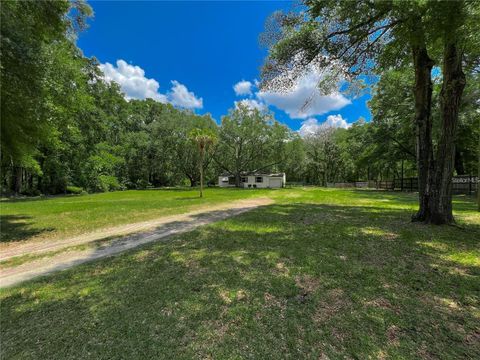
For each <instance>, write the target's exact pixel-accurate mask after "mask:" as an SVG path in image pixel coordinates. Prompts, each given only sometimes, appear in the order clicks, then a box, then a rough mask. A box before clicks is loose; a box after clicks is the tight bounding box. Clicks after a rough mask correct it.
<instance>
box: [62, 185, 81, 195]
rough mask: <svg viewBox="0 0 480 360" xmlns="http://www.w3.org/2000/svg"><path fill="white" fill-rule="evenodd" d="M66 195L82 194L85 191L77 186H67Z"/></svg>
mask: <svg viewBox="0 0 480 360" xmlns="http://www.w3.org/2000/svg"><path fill="white" fill-rule="evenodd" d="M66 191H67V194H84V193H85V190H83V188H81V187H79V186H67V188H66Z"/></svg>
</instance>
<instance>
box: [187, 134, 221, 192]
mask: <svg viewBox="0 0 480 360" xmlns="http://www.w3.org/2000/svg"><path fill="white" fill-rule="evenodd" d="M190 139H192V140H193V141H194V142H195V143H196V144H197V146H198V152H199V154H200V161H199V164H198V165H199V168H200V197H203V167H204V162H205V153H206V152H208V151H210V150H211V149H212V147H213V145H215V144H216V143H217V136H216V135H215V133H214V132H213V131H211V130H210V129H193V130H192V131H191V132H190Z"/></svg>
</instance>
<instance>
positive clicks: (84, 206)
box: [0, 189, 274, 242]
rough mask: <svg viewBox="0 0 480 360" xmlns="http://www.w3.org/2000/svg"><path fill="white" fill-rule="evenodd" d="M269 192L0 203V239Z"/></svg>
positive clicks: (84, 228) (46, 234)
mask: <svg viewBox="0 0 480 360" xmlns="http://www.w3.org/2000/svg"><path fill="white" fill-rule="evenodd" d="M271 193H274V191H273V190H272V191H269V190H261V189H257V190H251V191H245V190H240V189H205V192H204V197H203V198H199V195H198V191H197V190H195V189H192V190H190V189H169V190H143V191H142V190H138V191H133V190H132V191H119V192H112V193H102V194H91V195H81V196H57V197H44V198H37V199H33V200H31V199H25V200H6V199H4V200H3V201H1V202H0V207H1V221H2V223H1V227H2V241H3V242H9V241H19V240H21V241H23V240H28V239H31V238H34V237H36V238H55V237H65V236H73V235H78V234H81V233H84V232H89V231H93V230H96V229H99V228H105V227H112V226H115V225H120V224H126V223H133V222H140V221H146V220H151V219H155V218H158V217H161V216H168V215H174V214H181V213H185V212H188V211H192V210H195V209H199V208H201V207H203V206H209V205H215V204H219V203H228V202H231V201H235V200H241V199H247V198H252V197H259V196H265V195H269V194H271Z"/></svg>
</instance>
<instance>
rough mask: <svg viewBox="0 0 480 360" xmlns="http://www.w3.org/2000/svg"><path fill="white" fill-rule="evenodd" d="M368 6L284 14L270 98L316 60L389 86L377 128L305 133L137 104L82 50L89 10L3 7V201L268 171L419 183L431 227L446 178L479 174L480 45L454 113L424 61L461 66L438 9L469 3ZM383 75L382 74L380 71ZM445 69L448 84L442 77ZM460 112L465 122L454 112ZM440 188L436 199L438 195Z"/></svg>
mask: <svg viewBox="0 0 480 360" xmlns="http://www.w3.org/2000/svg"><path fill="white" fill-rule="evenodd" d="M460 3H461V4H464V2H459V4H460ZM355 4H356V5H355V7H357V8H358V11H353V12H352V11H351V8H350V7H351V6H353V5H352V3H351V2H348V3H347V2H345V3H344V2H336V1H334V2H329V1H318V2H317V1H306V5H307V6H308V9H309V10H308V11H309V12H308V14H310V18H309V17H305V16H303V17H302V16H300V17H299V16H297V15H292V14H287V15H283V14H274V15H273V17H274V18H275V19H276V21H278V23H279V28H280V29H281V30H280V35H279V33H278V31H277V32H276V35H275V37H274V38H273V39H274V40H275V41H273V45H272V48H271V52H270V56H269V59H268V60H267V63H266V65H265V69H264V72H263V85H262V86H264V87H265V88H268V87H275V88H277V89H278V87H279V86H280V87H285V86H286V85H285V84H288V81H285V79H283V80H282V81H280V82H278V78H279V74H281V73H284V72H285V68H287V69H288V71H290V72H292V69H293V70H294V74H293V76H292V78H293V79H294V78H295V76H297V75H300V74H301V73H302V70H304V69H308V68H309V66H311V64H312V63H317V64H316V65H317V66H324V67H327V68H328V66H330V64H331V63H335V61H333V60H334V59H340V60H342V63H343V64H344V66H343V67H342V71H344V72H343V73H342V74H341V75H342V76H343V77H344V78H345V77H346V76H347V75H348V76H350V77H349V80H350V81H351V84H357V83H359V81H358V77H357V78H356V77H355V76H357V75H360V74H366V73H369V72H370V73H375V75H376V76H377V77H378V82H377V83H376V85H375V86H374V88H373V93H372V94H373V96H372V99H371V100H370V102H369V108H370V110H371V112H372V120H371V121H369V122H366V121H364V120H363V119H358V121H356V122H355V123H354V124H353V125H352V126H350V127H349V128H348V129H336V128H332V127H328V126H325V125H323V126H319V127H318V128H316V129H315V130H314V131H312V132H310V133H308V134H303V136H300V134H299V133H298V132H296V131H292V130H290V129H289V128H288V127H286V126H285V125H283V124H281V123H279V122H278V121H276V120H275V118H274V116H273V114H272V113H270V112H268V111H260V110H258V109H251V108H248V107H245V106H242V105H239V106H238V107H234V108H232V109H231V110H230V111H229V113H228V114H226V115H225V116H223V117H222V119H221V123H220V124H217V123H216V122H215V121H214V119H212V117H211V116H210V115H209V114H206V115H198V114H195V113H194V112H191V111H188V110H185V109H179V108H175V107H173V106H172V105H171V104H163V103H159V102H156V101H154V100H152V99H146V100H129V101H127V100H126V99H125V96H124V94H123V93H122V92H121V90H120V88H119V87H118V85H117V84H115V83H113V82H111V83H110V82H106V81H105V80H104V78H103V74H102V73H101V71H100V69H99V66H98V65H99V63H98V61H97V60H96V59H95V58H87V57H85V56H84V55H83V54H82V52H81V51H80V49H78V47H77V46H76V45H75V37H76V35H77V33H78V32H79V31H81V30H82V29H83V28H84V27H85V23H86V18H87V17H88V16H90V15H91V9H90V7H89V6H88V5H87V4H86V3H85V2H83V1H74V2H70V1H66V0H64V1H54V2H43V1H42V2H23V1H10V2H5V3H3V4H2V14H1V20H2V23H1V60H2V66H1V81H2V87H1V115H2V122H1V132H2V134H1V135H2V136H1V170H2V174H1V181H2V185H1V186H2V192H3V193H10V194H26V195H38V194H58V193H66V192H81V191H86V192H101V191H112V190H121V189H144V188H146V187H150V186H152V187H161V186H177V185H190V186H196V185H197V184H198V183H199V181H200V178H201V177H200V174H201V173H205V178H206V179H207V182H209V183H211V184H212V183H215V182H216V181H217V176H218V175H219V174H220V173H223V172H228V173H231V174H233V175H235V178H236V182H237V185H239V184H240V178H241V174H242V173H243V172H254V171H256V172H286V173H287V180H288V181H292V182H301V183H307V184H317V185H326V184H327V183H328V182H341V181H359V180H379V179H392V178H398V177H401V176H419V178H420V187H421V188H420V193H421V202H420V205H421V209H420V213H419V216H420V217H424V216H425V214H423V213H422V211H425V209H423V208H422V207H425V206H430V205H426V203H425V201H427V200H426V199H425V197H427V198H429V200H428V201H430V202H431V201H432V200H431V199H430V198H431V197H434V196H436V195H435V194H437V193H436V192H432V191H433V190H432V189H435V191H437V192H438V191H440V192H441V193H442V192H445V191H447V193H448V186H447V188H446V189H444V188H443V187H442V186H441V184H440V183H442V182H443V181H444V180H442V179H447V180H448V178H450V179H451V176H452V175H453V174H454V173H455V174H474V173H476V172H478V143H479V142H478V139H479V136H480V133H479V132H480V130H479V129H480V126H479V116H478V113H479V103H478V98H479V97H480V96H479V95H480V94H479V84H480V82H479V72H478V65H475V59H476V58H475V57H474V56H473V54H474V53H475V50H476V48H475V47H474V46H473V45H472V44H470V43H468V44H466V45H468V46H470V48H467V49H468V51H467V50H463V52H462V54H464V55H465V56H466V55H467V54H468V55H469V56H470V58H466V59H465V60H464V63H462V64H464V65H463V68H462V69H463V71H464V77H463V78H462V79H463V80H462V81H461V82H462V83H463V82H464V83H465V84H464V85H462V89H461V92H462V94H461V95H462V96H460V95H457V98H456V99H457V100H456V101H455V103H454V104H450V103H449V101H450V100H449V99H450V98H449V96H450V95H448V96H447V95H446V92H447V91H453V90H451V87H452V86H453V85H454V84H451V85H446V84H445V81H446V79H447V78H448V79H450V76H453V75H451V74H449V73H445V72H446V71H447V70H446V66H447V65H442V63H440V62H432V63H431V65H432V67H428V66H427V68H426V69H427V72H428V73H424V72H425V69H424V68H421V69H420V68H419V66H420V65H418V64H417V62H418V61H420V60H419V59H417V56H419V55H418V54H417V52H418V51H425V46H427V45H428V46H427V50H428V51H429V53H431V54H432V56H435V57H437V58H438V59H442V58H445V57H447V60H448V61H450V60H449V59H450V57H451V56H454V57H455V56H457V57H458V56H460V55H455V54H453V55H452V54H451V51H452V49H451V46H452V45H451V44H452V41H453V42H454V41H456V40H455V39H450V36H448V38H445V39H444V38H443V37H445V36H447V35H438V36H436V37H435V41H436V42H435V43H434V44H433V45H431V44H430V43H428V41H430V40H431V39H430V38H431V37H432V35H430V33H429V31H431V29H430V28H428V26H427V25H428V24H427V23H426V21H427V20H424V19H423V17H427V16H433V15H432V13H434V14H436V16H437V21H439V22H442V21H443V20H442V18H439V16H440V15H441V14H440V15H438V14H437V13H436V12H435V11H440V10H441V11H447V10H448V9H450V7H451V6H453V7H455V6H460V5H458V4H457V5H452V4H450V5H448V6H447V5H445V4H443V5H442V6H441V7H440V10H438V9H434V8H432V5H431V4H430V2H421V3H417V2H415V1H413V2H412V4H413V5H414V6H415V9H416V10H415V11H413V12H412V11H411V9H410V10H405V9H404V8H402V7H400V8H399V7H397V5H395V3H394V2H388V1H383V2H358V3H355ZM465 4H467V5H468V6H470V5H469V4H470V3H469V2H465ZM465 4H464V5H462V6H467V5H465ZM413 5H412V6H413ZM443 7H446V8H445V9H443ZM447 8H448V9H447ZM442 9H443V10H442ZM450 10H451V9H450ZM450 10H448V11H450ZM454 10H455V9H454ZM457 10H458V9H457ZM457 10H455V11H457ZM467 10H468V11H472V10H471V9H470V8H468V9H467ZM477 10H478V9H477ZM477 10H476V11H477ZM452 11H453V10H452ZM458 11H460V10H458ZM465 11H466V10H465ZM467 15H468V16H467ZM462 16H464V19H463V20H462V21H460V20H459V21H460V23H459V24H456V25H455V24H449V25H448V26H447V25H445V24H443V23H442V24H443V25H445V26H447V28H448V29H450V28H451V27H452V26H453V28H452V29H451V31H453V32H455V31H458V32H459V35H458V36H457V37H458V38H461V35H462V34H463V32H465V31H466V30H465V29H464V28H463V27H465V26H470V27H473V25H472V24H471V23H470V22H469V21H470V20H468V19H469V16H470V17H471V15H469V13H468V14H463V15H462ZM319 17H320V18H321V21H319V20H318V18H319ZM429 19H430V18H429ZM414 20H415V21H414ZM428 21H430V20H428ZM304 22H305V23H304ZM465 23H466V25H465ZM462 24H463V25H462ZM443 25H442V26H443ZM397 26H399V28H398V34H397V33H396V32H394V29H397ZM418 26H420V29H419V28H418ZM439 26H440V25H438V24H437V25H436V28H435V29H437V30H438V29H439ZM462 26H463V27H462ZM412 27H414V28H412ZM457 27H460V29H461V31H460V30H458V29H457ZM385 29H387V30H388V31H389V32H392V34H391V35H390V38H389V39H388V41H386V40H385V41H384V40H382V36H383V35H382V33H383V30H385ZM320 30H321V31H320ZM385 31H386V30H385ZM395 31H397V30H395ZM432 31H433V30H432ZM438 31H440V30H438ZM442 31H443V30H442ZM385 33H387V32H385ZM423 33H426V34H427V35H428V36H427V35H425V36H427V37H425V36H423V35H422V34H423ZM372 34H375V35H376V36H377V37H378V39H377V37H375V36H373V35H372ZM380 35H381V36H380ZM409 36H410V37H411V38H409ZM419 36H420V38H418V37H419ZM422 36H423V37H422ZM442 36H443V37H442ZM422 39H423V40H422ZM422 41H423V42H422ZM432 41H433V40H432ZM442 41H443V42H442ZM425 44H427V45H425ZM442 44H443V45H442ZM462 44H463V43H462ZM469 44H470V45H469ZM380 45H381V46H380ZM434 45H435V46H434ZM466 45H465V46H466ZM477 45H478V43H477ZM322 46H323V48H322ZM442 46H443V48H442ZM322 49H323V50H322ZM419 49H420V50H419ZM422 49H423V50H422ZM442 49H443V50H442ZM319 52H321V54H324V55H325V54H328V56H325V58H323V57H322V56H319ZM327 60H328V61H327ZM447 60H445V61H447ZM467 60H468V61H467ZM476 60H478V58H477V59H476ZM432 61H433V60H432ZM372 64H375V69H371V68H369V67H370V66H372ZM434 64H435V66H438V74H437V75H435V76H432V74H431V72H432V68H433V65H434ZM393 65H395V66H393ZM429 66H430V65H429ZM449 66H450V65H449ZM452 66H453V65H452ZM455 66H457V67H458V66H459V65H458V64H457V65H455ZM295 69H297V70H298V71H297V73H295ZM345 69H346V70H345ZM374 70H375V71H374ZM345 71H346V72H345ZM332 73H333V74H335V70H334V69H333V70H332ZM338 74H340V73H338ZM422 74H423V75H425V76H426V80H425V79H424V80H422V79H421V76H420V75H422ZM429 74H430V75H429ZM455 74H456V73H455ZM423 75H422V76H423ZM457 75H458V74H457ZM458 76H459V75H458ZM332 78H333V79H334V80H335V76H333V77H332ZM335 81H336V80H335ZM335 81H334V82H335ZM452 81H453V80H452ZM272 84H273V85H272ZM425 84H426V85H425ZM455 84H456V83H455ZM320 85H321V86H328V84H320ZM425 86H427V88H425ZM287 87H288V86H287ZM420 93H421V94H420ZM451 96H453V95H451ZM425 97H426V98H425ZM447 98H448V99H447ZM425 101H426V102H427V103H425ZM446 101H447V102H448V104H450V105H446V104H445V102H446ZM452 106H453V107H454V109H452ZM447 108H448V109H449V111H453V112H455V114H456V115H455V114H454V115H451V114H450V115H448V114H446V111H447ZM425 112H426V113H425ZM446 116H447V117H448V118H446ZM452 116H453V117H452ZM452 121H453V122H454V124H450V123H451V122H452ZM449 124H450V125H449ZM202 133H203V134H209V137H211V138H212V139H215V140H214V141H212V143H211V146H210V149H209V151H203V150H201V149H202V148H201V147H199V142H198V139H202V136H201V134H202ZM192 134H196V135H195V136H193V137H192ZM196 140H197V141H196ZM451 144H454V145H456V146H454V147H452V146H451ZM425 146H426V147H427V148H424V147H425ZM199 149H200V150H201V151H199ZM433 150H436V151H437V153H438V154H437V155H436V156H435V157H433ZM425 151H427V152H428V154H430V155H428V157H427V158H425V153H424V152H425ZM439 158H442V159H443V160H442V161H440V160H439ZM199 164H200V166H199ZM425 166H427V167H428V169H429V170H428V171H425ZM438 169H443V170H438ZM438 172H442V174H443V172H445V174H443V175H442V174H440V173H438ZM435 174H437V175H435ZM439 179H440V180H439ZM434 180H435V181H437V180H438V181H439V182H440V183H439V184H437V185H438V186H437V185H435V184H436V183H435V181H434ZM422 184H423V185H422ZM427 184H428V186H427ZM447 185H448V184H447ZM427 188H428V189H430V190H432V191H430V190H429V192H428V193H426V191H427V190H426V189H427ZM447 195H448V196H450V201H451V194H447ZM448 196H447V197H448ZM437 205H438V204H437ZM437 205H435V206H437ZM432 206H433V205H432ZM437 207H438V206H437ZM422 209H423V210H422ZM447 210H448V209H447ZM429 211H430V210H429ZM447 212H448V211H447ZM422 214H423V215H422ZM446 216H447V218H448V215H446ZM447 218H445V220H447Z"/></svg>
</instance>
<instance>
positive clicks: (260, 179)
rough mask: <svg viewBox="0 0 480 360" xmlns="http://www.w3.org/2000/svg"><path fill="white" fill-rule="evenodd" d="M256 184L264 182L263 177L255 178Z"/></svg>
mask: <svg viewBox="0 0 480 360" xmlns="http://www.w3.org/2000/svg"><path fill="white" fill-rule="evenodd" d="M255 182H257V183H261V182H263V177H261V176H257V177H256V178H255Z"/></svg>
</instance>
